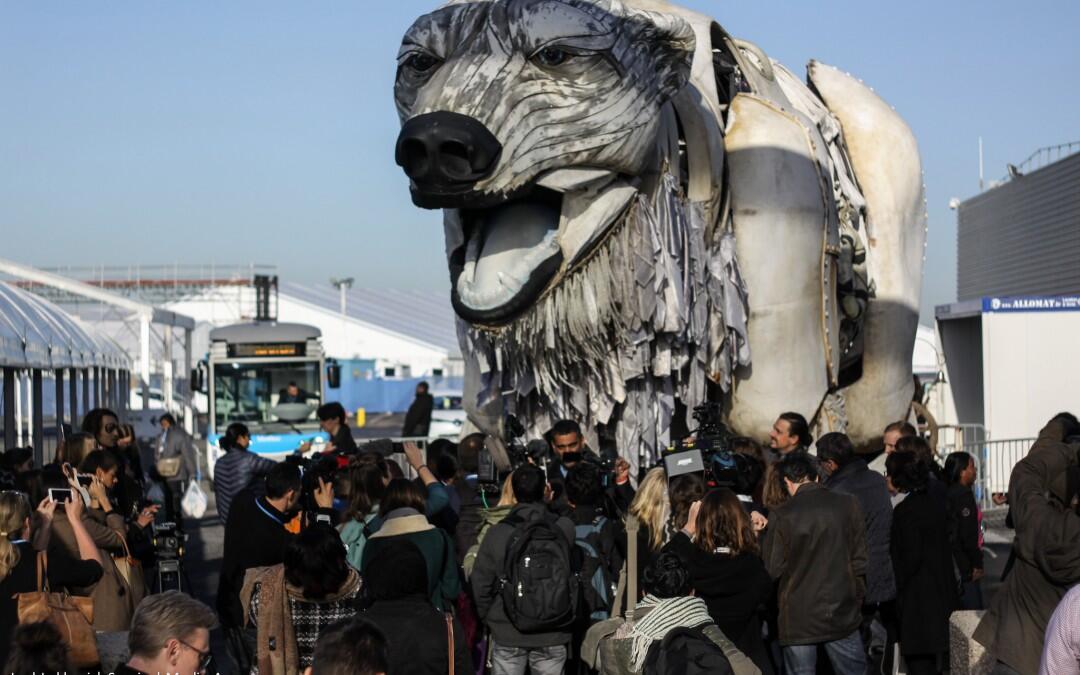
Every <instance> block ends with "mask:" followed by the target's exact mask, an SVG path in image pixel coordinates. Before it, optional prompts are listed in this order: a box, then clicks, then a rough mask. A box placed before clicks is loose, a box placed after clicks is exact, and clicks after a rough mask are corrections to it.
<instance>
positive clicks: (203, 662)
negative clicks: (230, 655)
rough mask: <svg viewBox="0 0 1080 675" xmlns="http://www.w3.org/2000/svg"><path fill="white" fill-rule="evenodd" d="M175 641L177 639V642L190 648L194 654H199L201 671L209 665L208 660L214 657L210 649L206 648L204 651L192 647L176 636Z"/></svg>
mask: <svg viewBox="0 0 1080 675" xmlns="http://www.w3.org/2000/svg"><path fill="white" fill-rule="evenodd" d="M176 641H177V642H179V643H180V644H182V645H184V646H185V647H187V648H188V649H190V650H191V651H193V652H195V653H196V654H198V655H199V670H200V671H202V670H206V669H207V668H209V667H210V662H211V661H212V660H213V659H214V654H213V652H211V651H210V650H209V649H207V650H206V651H205V652H204V651H203V650H201V649H197V648H195V647H192V646H191V645H189V644H188V643H186V642H184V641H183V640H181V639H180V638H176Z"/></svg>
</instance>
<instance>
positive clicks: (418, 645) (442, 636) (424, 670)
mask: <svg viewBox="0 0 1080 675" xmlns="http://www.w3.org/2000/svg"><path fill="white" fill-rule="evenodd" d="M360 616H362V617H364V618H365V619H367V620H369V621H371V622H372V623H374V624H375V625H376V626H378V627H379V628H380V629H381V630H382V632H383V635H385V636H386V640H387V642H388V644H389V650H388V651H389V657H390V659H389V660H390V668H389V669H388V670H387V672H389V673H395V674H400V675H428V674H430V675H438V674H440V673H447V672H449V668H447V666H448V661H449V649H448V643H447V637H448V636H447V626H446V615H444V614H443V613H442V612H440V611H438V610H436V609H435V608H434V607H432V606H431V603H430V602H428V600H427V598H425V597H423V596H417V597H409V598H401V599H398V600H382V601H379V602H376V603H375V604H373V605H372V606H371V607H370V608H368V609H367V610H365V611H364V612H362V613H361V614H360ZM453 631H454V672H455V673H462V674H463V675H464V674H465V673H471V672H472V659H471V658H470V657H469V648H468V647H467V646H466V644H465V631H464V630H463V629H462V628H461V624H460V623H458V620H457V619H454V621H453Z"/></svg>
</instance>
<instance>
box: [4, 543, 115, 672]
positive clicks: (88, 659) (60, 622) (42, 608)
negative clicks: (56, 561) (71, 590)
mask: <svg viewBox="0 0 1080 675" xmlns="http://www.w3.org/2000/svg"><path fill="white" fill-rule="evenodd" d="M37 588H38V589H39V590H36V591H32V592H30V593H16V594H15V598H16V602H17V603H18V617H19V624H24V623H38V622H41V621H48V622H49V623H51V624H52V625H53V627H54V628H56V630H57V631H59V632H60V638H61V640H63V642H64V644H66V645H67V646H68V655H69V656H70V657H71V664H72V665H73V666H75V667H76V668H90V667H91V666H96V665H97V664H98V663H99V661H100V660H101V658H100V657H99V656H98V650H97V642H96V641H95V640H94V629H93V628H91V626H90V624H91V623H92V622H93V620H94V601H93V600H92V599H91V598H86V597H81V596H73V595H69V594H68V593H66V592H63V593H53V592H51V591H50V590H49V574H48V557H47V556H46V554H45V552H44V551H41V552H38V554H37Z"/></svg>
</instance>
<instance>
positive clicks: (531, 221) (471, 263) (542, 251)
mask: <svg viewBox="0 0 1080 675" xmlns="http://www.w3.org/2000/svg"><path fill="white" fill-rule="evenodd" d="M559 211H560V208H559V204H558V203H557V202H550V201H532V200H529V201H515V202H510V203H507V204H504V205H501V206H498V207H495V208H493V209H490V210H488V211H486V212H484V213H482V214H479V215H478V221H477V222H476V226H475V227H473V228H472V232H471V233H470V235H469V241H468V244H467V250H466V255H465V267H464V269H463V271H462V274H461V276H460V277H458V281H457V291H458V296H459V297H460V298H461V302H462V303H463V304H464V305H466V306H467V307H469V308H471V309H474V310H479V311H491V310H497V309H499V308H502V307H504V306H507V305H510V304H513V303H514V301H515V300H516V299H517V296H518V295H519V294H520V293H522V291H524V290H525V289H526V286H529V287H530V288H532V287H533V286H535V284H536V282H537V281H539V280H536V279H532V277H533V276H534V272H537V271H538V268H540V267H541V265H542V264H543V263H544V262H546V261H548V260H550V259H551V258H552V257H553V256H555V255H558V254H559V252H560V251H559V242H558V237H557V233H558V229H559V215H560V214H559ZM530 282H531V283H530Z"/></svg>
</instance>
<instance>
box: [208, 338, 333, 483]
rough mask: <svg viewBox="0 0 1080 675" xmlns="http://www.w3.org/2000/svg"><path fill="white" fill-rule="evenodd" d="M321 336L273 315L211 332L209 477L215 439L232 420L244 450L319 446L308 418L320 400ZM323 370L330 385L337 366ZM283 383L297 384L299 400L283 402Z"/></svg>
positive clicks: (277, 453)
mask: <svg viewBox="0 0 1080 675" xmlns="http://www.w3.org/2000/svg"><path fill="white" fill-rule="evenodd" d="M321 337H322V333H321V332H320V331H319V329H318V328H316V327H314V326H307V325H304V324H297V323H277V322H272V321H257V322H254V323H243V324H235V325H232V326H224V327H221V328H215V329H213V330H211V331H210V353H209V355H208V357H207V360H206V369H207V385H208V387H207V397H208V405H209V411H208V429H207V435H206V438H207V448H208V452H207V454H208V464H209V469H210V475H211V477H213V474H214V463H215V462H216V461H217V460H218V458H220V457H221V456H222V455H223V454H224V451H223V450H222V449H221V447H220V439H221V437H222V436H223V435H224V434H225V430H226V429H227V428H228V426H229V425H230V424H232V423H233V422H241V423H243V424H245V425H246V426H247V428H248V430H249V431H250V432H251V447H250V448H249V449H250V450H251V452H254V453H255V454H258V455H262V456H265V457H269V458H271V459H275V460H280V459H282V458H284V457H285V456H287V455H290V454H292V453H293V452H295V451H296V449H297V448H298V447H299V446H300V445H301V444H303V443H305V442H308V441H310V442H311V451H310V452H311V453H316V452H319V451H321V450H322V449H323V448H324V447H325V444H326V442H327V441H328V440H329V438H328V436H327V435H326V434H325V433H324V432H322V431H320V429H319V420H318V418H317V417H316V416H315V410H316V409H317V408H318V407H319V406H320V405H321V404H322V402H323V401H325V400H326V386H327V375H328V373H327V370H326V367H325V356H324V354H323V349H322V343H321V341H320V338H321ZM331 369H336V366H331ZM329 374H330V375H331V378H330V379H332V380H333V382H332V383H330V386H332V387H336V386H337V385H338V382H337V377H338V374H337V372H333V373H329ZM290 384H295V385H296V387H297V388H298V389H299V400H291V401H288V402H285V401H282V400H281V399H282V397H283V396H286V390H287V388H288V387H289V385H290ZM292 398H294V399H295V398H296V397H292Z"/></svg>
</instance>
